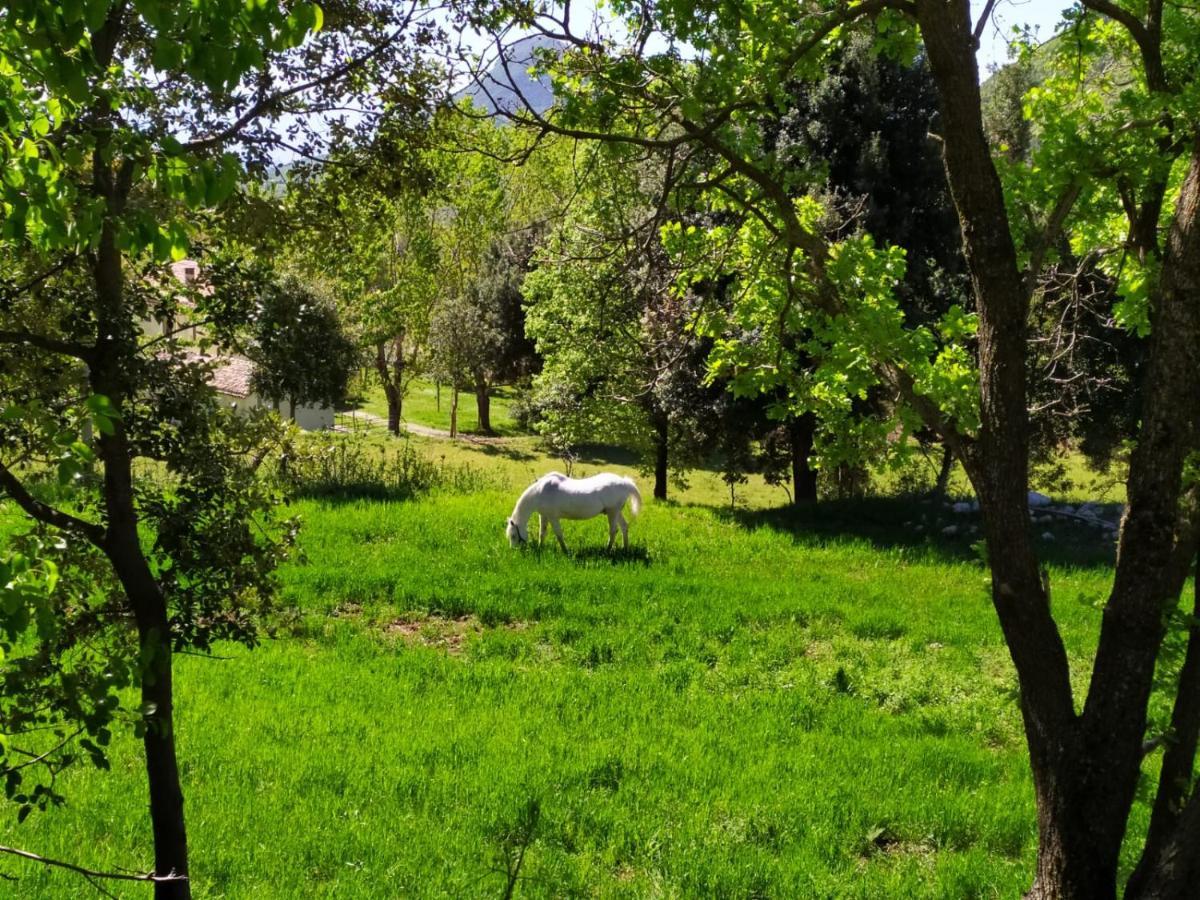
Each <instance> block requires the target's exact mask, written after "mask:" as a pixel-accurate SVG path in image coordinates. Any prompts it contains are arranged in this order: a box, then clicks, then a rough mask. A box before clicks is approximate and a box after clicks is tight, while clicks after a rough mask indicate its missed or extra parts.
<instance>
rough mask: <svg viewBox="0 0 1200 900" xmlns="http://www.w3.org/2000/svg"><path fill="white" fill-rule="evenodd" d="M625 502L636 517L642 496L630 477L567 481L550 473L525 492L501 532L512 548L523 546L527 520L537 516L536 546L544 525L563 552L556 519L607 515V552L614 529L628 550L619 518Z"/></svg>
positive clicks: (625, 529)
mask: <svg viewBox="0 0 1200 900" xmlns="http://www.w3.org/2000/svg"><path fill="white" fill-rule="evenodd" d="M626 500H628V501H630V504H629V505H630V509H631V510H632V513H633V515H635V516H636V515H637V514H638V512H639V511H640V510H641V508H642V495H641V494H639V493H638V489H637V485H636V484H634V483H633V479H631V478H625V477H623V476H621V475H613V474H611V473H609V472H604V473H601V474H600V475H593V476H592V477H591V478H568V477H567V476H566V475H563V474H562V473H561V472H550V473H549V474H547V475H543V476H542V477H541V478H539V479H538V480H537V481H535V482H534V483H533V484H531V485H530V486H529V487H527V488H526V489H525V493H523V494H522V495H521V497H520V499H519V500H517V505H516V506H515V507H514V508H513V512H512V515H511V516H509V518H508V525H507V527H506V528H505V533H507V534H508V542H509V543H510V544H512V545H513V546H514V547H517V546H519V545H521V544H524V543H526V542H527V541H528V540H529V520H530V518H532V517H533V514H534V513H537V514H538V515H539V516H540V517H541V526H542V527H541V532H540V534H539V535H538V543H539V544H541V543H543V542H544V541H545V540H546V526H547V525H549V526H550V527H551V528H553V529H554V536H555V537H556V538H558V545H559V546H560V547H562V548H563V550H564V551H566V549H567V545H566V542H565V541H563V533H562V525H560V524H559V522H558V520H559V519H590V518H592V517H593V516H598V515H601V514H603V515H606V516H608V549H609V550H611V549H612V546H613V544H614V543H615V542H616V540H617V529H618V528H620V529H621V538H622V539H623V540H624V542H625V546H626V547H627V548H628V547H629V525H628V523H627V522H626V521H625V517H624V516H623V515H621V510H622V509H624V508H625V501H626Z"/></svg>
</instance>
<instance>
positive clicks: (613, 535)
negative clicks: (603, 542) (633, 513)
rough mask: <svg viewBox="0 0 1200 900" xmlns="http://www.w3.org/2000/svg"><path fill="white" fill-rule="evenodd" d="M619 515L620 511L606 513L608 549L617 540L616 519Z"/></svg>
mask: <svg viewBox="0 0 1200 900" xmlns="http://www.w3.org/2000/svg"><path fill="white" fill-rule="evenodd" d="M620 517H621V514H620V513H617V514H615V515H614V514H613V513H609V514H608V549H609V550H611V549H612V548H613V544H615V543H616V542H617V519H619V518H620Z"/></svg>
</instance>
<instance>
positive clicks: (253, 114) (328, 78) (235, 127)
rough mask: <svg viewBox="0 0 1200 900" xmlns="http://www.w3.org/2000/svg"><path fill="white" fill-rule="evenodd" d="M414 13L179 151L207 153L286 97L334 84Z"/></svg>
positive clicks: (380, 48)
mask: <svg viewBox="0 0 1200 900" xmlns="http://www.w3.org/2000/svg"><path fill="white" fill-rule="evenodd" d="M415 11H416V6H415V5H414V6H412V7H410V9H409V13H408V15H407V16H406V17H405V19H404V21H403V22H401V23H400V25H399V26H397V27H396V28H395V29H394V30H393V31H392V33H391V34H389V35H388V36H387V38H386V39H385V40H383V41H381V42H380V43H379V44H377V45H376V46H374V47H372V48H371V49H370V50H369V51H368V52H366V53H363V54H362V55H360V56H356V57H353V58H351V59H349V60H347V61H346V62H344V63H342V64H341V65H340V66H337V67H335V68H334V69H333V71H331V72H328V73H326V74H325V75H322V76H320V77H318V78H313V79H311V80H309V81H305V82H302V83H301V84H296V85H292V86H291V87H290V88H287V89H285V90H282V91H276V92H274V93H272V94H268V95H266V96H260V97H259V98H258V100H256V101H255V102H254V103H253V104H252V105H251V106H250V108H249V109H247V110H246V111H245V112H244V113H242V114H241V115H240V116H238V117H237V119H235V120H234V121H233V122H231V123H230V124H229V125H227V126H226V127H225V128H223V129H222V130H220V131H218V132H216V133H215V134H211V135H208V136H207V137H202V138H196V139H195V140H191V141H188V142H186V143H185V144H184V145H183V149H184V150H185V151H187V152H194V151H196V150H207V149H209V148H211V147H215V146H217V145H219V144H221V143H224V142H225V141H227V140H229V139H230V138H232V137H235V136H236V135H237V134H238V132H240V131H241V130H242V129H243V128H245V127H246V126H247V125H249V124H250V123H251V122H253V121H254V120H255V119H257V118H258V117H259V116H261V115H263V114H264V113H267V112H269V111H271V110H272V109H274V108H276V107H277V106H278V105H279V104H280V103H282V102H283V101H284V100H287V99H288V98H289V97H294V96H296V95H297V94H302V93H304V92H305V91H308V90H312V89H313V88H316V87H324V86H326V85H330V84H333V83H334V82H335V81H339V80H340V79H342V78H344V77H345V76H346V75H349V74H350V73H351V72H354V71H355V70H357V69H360V68H362V67H363V66H365V65H366V64H367V63H369V62H370V61H371V60H373V59H375V58H376V57H378V56H380V55H381V54H382V53H383V52H384V51H385V50H387V48H388V47H390V46H392V45H393V44H394V43H395V42H396V41H397V40H398V39H399V38H400V36H401V35H402V34H403V33H404V31H405V30H406V29H407V28H408V26H409V25H410V24H411V23H412V18H413V15H414V13H415Z"/></svg>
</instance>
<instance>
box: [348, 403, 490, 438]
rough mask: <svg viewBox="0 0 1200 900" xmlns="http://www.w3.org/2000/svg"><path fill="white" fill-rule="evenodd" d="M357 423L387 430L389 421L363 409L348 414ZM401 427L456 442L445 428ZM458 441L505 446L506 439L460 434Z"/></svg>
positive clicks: (420, 434)
mask: <svg viewBox="0 0 1200 900" xmlns="http://www.w3.org/2000/svg"><path fill="white" fill-rule="evenodd" d="M345 415H347V416H350V418H351V420H352V421H354V422H355V423H358V422H363V423H365V424H366V425H367V426H368V427H371V428H374V427H379V428H387V419H385V418H383V416H377V415H375V414H374V413H369V412H366V411H364V410H361V409H356V410H354V411H353V412H350V413H346V414H345ZM401 427H402V428H403V429H404V430H405V431H407V432H408V433H409V434H415V435H418V436H420V437H429V438H437V439H438V440H443V441H449V440H454V439H452V438H451V437H450V432H449V431H446V430H445V429H443V428H430V427H429V426H428V425H418V424H417V423H416V422H403V423H401ZM338 430H340V431H353V430H354V428H353V427H346V426H344V425H343V426H340V427H338ZM457 440H463V441H469V442H470V443H472V444H503V443H504V442H505V439H504V438H502V437H499V436H493V437H488V436H485V435H480V434H465V433H463V432H461V431H460V432H459V433H458V438H457Z"/></svg>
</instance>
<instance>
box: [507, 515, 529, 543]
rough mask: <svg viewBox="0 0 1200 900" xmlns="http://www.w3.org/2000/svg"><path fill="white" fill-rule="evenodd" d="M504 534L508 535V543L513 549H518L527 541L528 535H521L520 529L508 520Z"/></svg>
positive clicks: (511, 520) (512, 521)
mask: <svg viewBox="0 0 1200 900" xmlns="http://www.w3.org/2000/svg"><path fill="white" fill-rule="evenodd" d="M504 533H505V534H507V535H508V543H509V544H510V545H511V546H513V547H520V546H521V545H522V544H524V543H525V542H526V541H528V540H529V535H528V534H521V529H520V528H519V527H518V526H517V523H516V521H515V520H513V519H509V520H508V525H507V526H506V527H505V529H504Z"/></svg>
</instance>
